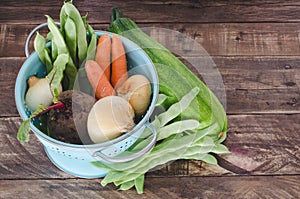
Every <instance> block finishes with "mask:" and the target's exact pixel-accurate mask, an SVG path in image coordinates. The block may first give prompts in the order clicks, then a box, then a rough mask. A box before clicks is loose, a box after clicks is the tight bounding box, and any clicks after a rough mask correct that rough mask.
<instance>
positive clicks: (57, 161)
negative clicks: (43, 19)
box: [15, 23, 158, 178]
mask: <svg viewBox="0 0 300 199" xmlns="http://www.w3.org/2000/svg"><path fill="white" fill-rule="evenodd" d="M44 26H47V23H44V24H41V25H39V26H37V27H36V28H35V29H33V30H32V32H31V33H30V34H29V36H28V38H27V40H26V43H25V54H26V57H27V59H26V61H25V62H24V64H23V66H22V67H21V69H20V71H19V74H18V76H17V79H16V85H15V100H16V106H17V109H18V112H19V114H20V116H21V118H22V119H23V120H26V119H27V118H28V117H29V116H30V112H29V111H28V110H27V108H26V105H25V93H26V90H27V80H28V78H29V77H30V76H32V75H37V76H38V77H44V76H46V68H45V66H44V65H43V64H42V63H41V61H40V59H39V57H38V55H37V53H35V52H33V53H32V54H31V55H29V50H28V44H29V41H30V39H31V37H32V35H33V34H34V33H35V32H36V31H37V30H38V29H40V28H42V27H44ZM96 33H97V35H98V36H101V35H102V34H109V35H110V36H111V35H113V34H112V33H109V32H105V31H96ZM119 37H120V38H121V40H122V42H123V44H124V47H125V50H126V57H127V62H128V65H129V66H130V68H131V70H130V73H129V74H130V75H133V74H142V75H145V76H146V77H147V78H148V79H149V81H150V82H151V87H152V99H151V103H150V106H149V108H148V110H147V112H146V114H145V116H144V117H143V118H142V119H141V120H140V121H139V123H138V124H137V125H136V126H135V127H134V128H133V129H132V130H131V131H129V132H127V133H124V134H123V135H121V136H119V137H117V138H115V139H113V140H110V141H107V142H104V143H100V144H87V145H78V144H69V143H65V142H62V141H59V140H56V139H53V138H51V137H49V136H48V135H46V134H45V133H43V132H42V131H40V130H39V129H40V128H38V127H39V125H42V123H40V122H39V121H38V120H35V121H32V122H31V124H30V128H31V130H32V131H33V133H34V134H35V136H36V137H37V138H38V140H39V141H40V142H41V143H42V144H43V146H44V149H45V152H46V154H47V155H48V157H49V159H50V160H51V161H52V162H53V164H54V165H56V166H57V167H58V168H59V169H61V170H63V171H64V172H66V173H69V174H71V175H74V176H77V177H82V178H98V177H103V176H105V175H106V174H107V171H105V170H101V169H99V168H96V167H94V166H92V165H91V164H90V162H92V161H105V162H110V163H114V164H117V163H118V162H126V161H130V160H133V159H135V158H137V157H139V156H141V155H143V154H145V153H146V152H147V151H149V150H150V149H151V148H152V147H153V146H154V144H155V141H156V131H155V129H154V127H153V126H152V125H151V123H150V122H149V118H150V116H151V114H152V112H153V110H154V107H155V103H156V101H157V97H158V77H157V72H156V70H155V67H154V65H153V63H152V62H151V60H150V58H149V57H148V56H147V55H146V53H145V52H144V51H143V50H142V49H141V48H140V47H138V46H137V45H136V44H134V43H133V42H131V41H130V40H128V39H126V38H124V37H122V36H120V35H119ZM145 128H149V129H150V130H151V132H152V134H153V135H152V140H151V142H150V143H149V144H148V145H147V146H146V147H145V148H144V149H142V150H141V151H140V152H138V153H135V154H132V155H129V156H120V157H116V156H117V155H119V154H121V153H122V152H124V151H126V150H127V149H128V148H129V147H130V146H131V145H132V144H133V143H134V142H135V141H136V140H137V139H138V138H139V137H140V136H141V134H142V133H143V131H144V130H145Z"/></svg>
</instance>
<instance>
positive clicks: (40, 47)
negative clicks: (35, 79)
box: [34, 32, 52, 72]
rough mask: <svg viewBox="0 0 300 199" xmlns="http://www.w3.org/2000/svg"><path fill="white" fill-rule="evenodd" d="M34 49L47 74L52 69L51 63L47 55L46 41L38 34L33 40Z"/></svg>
mask: <svg viewBox="0 0 300 199" xmlns="http://www.w3.org/2000/svg"><path fill="white" fill-rule="evenodd" d="M34 49H35V51H36V53H37V55H38V56H39V58H40V60H41V62H42V63H43V64H44V65H45V66H46V69H47V72H49V71H50V70H51V69H52V61H51V58H50V55H49V51H48V48H47V47H46V40H45V38H44V37H43V36H42V35H40V33H38V32H37V34H36V37H35V39H34Z"/></svg>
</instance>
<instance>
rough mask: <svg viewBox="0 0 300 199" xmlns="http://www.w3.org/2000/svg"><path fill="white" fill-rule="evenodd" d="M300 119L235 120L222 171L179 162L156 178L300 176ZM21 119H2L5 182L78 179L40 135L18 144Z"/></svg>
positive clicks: (261, 117) (0, 146) (161, 170)
mask: <svg viewBox="0 0 300 199" xmlns="http://www.w3.org/2000/svg"><path fill="white" fill-rule="evenodd" d="M299 119H300V114H292V115H284V114H281V115H268V116H265V115H229V116H228V120H229V132H228V137H227V140H226V141H225V145H226V146H228V147H229V149H230V151H231V154H228V155H222V156H218V159H219V164H220V166H212V165H208V164H204V163H201V162H199V161H189V162H188V161H177V162H173V163H172V164H171V165H168V166H167V167H159V168H157V169H155V170H154V171H155V172H152V173H151V174H150V175H151V176H174V175H189V176H220V175H225V174H227V175H236V174H244V173H248V174H252V175H260V174H276V175H278V174H280V175H283V174H300V149H299V143H300V138H299V135H298V130H299V129H300V124H299V122H298V121H299ZM19 125H20V119H19V118H1V119H0V151H1V153H0V171H1V172H0V179H20V178H22V179H23V178H26V179H36V178H72V176H70V175H67V174H65V173H63V172H61V171H59V170H58V169H57V168H55V167H54V166H53V165H52V163H51V162H50V161H49V160H48V158H47V157H46V155H45V152H44V150H43V148H42V145H41V144H40V143H39V141H38V140H37V139H36V137H35V136H33V135H32V136H31V139H30V142H29V143H24V144H20V143H19V141H18V140H17V139H16V132H17V128H18V127H19Z"/></svg>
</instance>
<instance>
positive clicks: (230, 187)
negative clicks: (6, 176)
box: [0, 176, 300, 199]
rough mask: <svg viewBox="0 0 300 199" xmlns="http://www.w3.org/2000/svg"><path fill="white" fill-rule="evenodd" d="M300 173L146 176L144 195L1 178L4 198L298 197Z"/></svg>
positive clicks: (94, 184) (78, 183) (87, 184)
mask: <svg viewBox="0 0 300 199" xmlns="http://www.w3.org/2000/svg"><path fill="white" fill-rule="evenodd" d="M299 180H300V176H242V177H238V178H237V177H228V176H226V177H225V176H224V177H194V178H190V177H189V178H188V177H173V178H147V177H146V179H145V190H144V194H142V195H138V194H137V193H136V192H135V190H134V189H131V190H128V191H117V190H116V189H117V188H116V187H114V186H112V185H108V186H106V187H101V185H100V184H99V181H98V180H76V179H68V180H1V181H0V187H1V188H0V194H1V196H2V197H3V198H7V199H11V198H32V199H35V198H106V199H109V198H141V199H148V198H215V197H216V196H217V197H218V198H240V197H241V196H242V197H243V198H274V199H281V198H297V197H298V196H299V192H300V188H299V186H298V185H299Z"/></svg>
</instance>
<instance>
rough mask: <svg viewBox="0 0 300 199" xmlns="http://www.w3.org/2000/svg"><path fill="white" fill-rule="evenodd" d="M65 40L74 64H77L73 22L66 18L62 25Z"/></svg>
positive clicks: (75, 34)
mask: <svg viewBox="0 0 300 199" xmlns="http://www.w3.org/2000/svg"><path fill="white" fill-rule="evenodd" d="M63 29H64V33H65V40H66V44H67V46H68V49H69V52H70V55H71V57H72V59H73V62H74V63H77V43H76V41H77V33H76V26H75V23H74V21H73V20H72V19H71V18H70V17H67V19H66V22H65V25H64V28H63Z"/></svg>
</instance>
